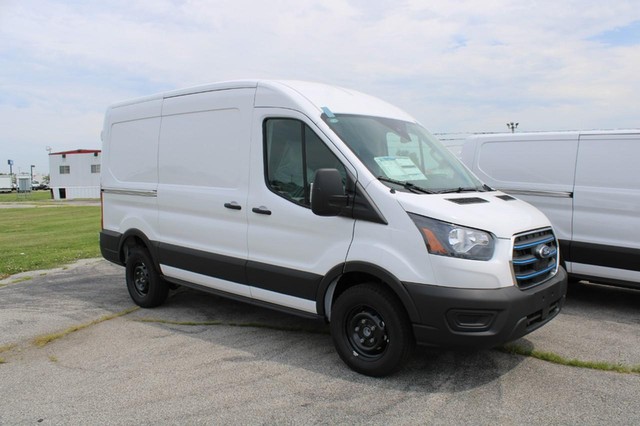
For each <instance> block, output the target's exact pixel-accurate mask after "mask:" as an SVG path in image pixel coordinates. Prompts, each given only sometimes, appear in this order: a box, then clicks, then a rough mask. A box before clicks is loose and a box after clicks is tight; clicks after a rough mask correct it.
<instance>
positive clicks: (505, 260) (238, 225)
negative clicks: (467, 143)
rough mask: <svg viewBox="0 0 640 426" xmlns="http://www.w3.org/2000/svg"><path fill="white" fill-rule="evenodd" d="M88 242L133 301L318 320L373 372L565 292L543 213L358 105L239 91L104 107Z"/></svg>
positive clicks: (281, 92)
mask: <svg viewBox="0 0 640 426" xmlns="http://www.w3.org/2000/svg"><path fill="white" fill-rule="evenodd" d="M103 145H104V148H103V159H102V176H101V178H102V182H101V185H102V189H101V190H102V209H103V216H102V221H103V229H102V231H101V234H100V246H101V250H102V254H103V256H104V257H105V258H106V259H107V260H110V261H112V262H114V263H117V264H119V265H123V266H125V271H126V272H125V275H126V282H127V288H128V291H129V293H130V295H131V297H132V299H133V300H134V302H135V303H137V304H138V305H140V306H142V307H154V306H158V305H160V304H161V303H163V302H164V300H165V298H166V297H167V293H168V291H169V286H170V285H182V286H187V287H191V288H195V289H199V290H203V291H209V292H213V293H215V294H219V295H223V296H227V297H230V298H233V299H239V300H243V301H247V302H250V303H255V304H258V305H261V306H267V307H271V308H275V309H279V310H284V311H287V312H291V313H295V314H298V315H303V316H308V317H312V318H320V319H324V320H326V321H329V322H330V329H331V334H332V338H333V341H334V344H335V347H336V350H337V352H338V354H339V356H340V357H341V358H342V359H343V360H344V361H345V363H346V364H347V365H348V366H349V367H351V368H352V369H354V370H355V371H358V372H360V373H363V374H367V375H372V376H383V375H387V374H390V373H392V372H394V371H396V370H397V369H398V368H400V367H401V366H402V364H403V362H404V361H405V360H406V359H407V358H408V357H409V355H410V354H411V353H412V348H413V345H414V344H415V343H418V344H424V345H431V346H471V347H491V346H494V345H499V344H502V343H504V342H507V341H510V340H513V339H516V338H519V337H521V336H523V335H525V334H527V333H529V332H531V331H533V330H535V329H536V328H538V327H540V326H541V325H543V324H545V323H547V322H548V321H550V320H551V319H552V318H554V317H555V316H556V315H557V314H558V312H559V311H560V309H561V308H562V305H563V302H564V298H565V293H566V273H565V271H564V270H563V268H562V267H560V265H559V262H558V256H559V247H558V243H557V240H556V235H555V232H554V230H553V228H552V226H551V224H550V223H549V221H548V219H547V218H546V217H545V215H544V214H543V213H541V212H540V211H539V210H537V209H536V208H534V207H532V206H530V205H529V204H527V203H524V202H522V201H519V200H517V199H515V198H513V197H511V196H508V195H506V194H504V193H501V192H498V191H495V190H492V189H491V188H489V187H487V186H486V185H484V184H483V183H482V182H481V181H479V180H478V179H477V178H476V177H475V176H474V175H473V174H472V173H470V172H469V171H468V169H467V168H466V167H464V166H463V165H462V163H461V162H459V160H457V159H456V158H455V157H454V156H453V155H451V154H450V153H449V152H448V151H447V150H446V148H444V147H443V146H442V145H441V144H440V143H439V142H438V141H437V140H436V139H435V138H434V137H433V136H431V135H430V134H429V132H427V131H426V130H425V129H424V128H423V127H422V126H420V125H419V124H418V123H417V122H416V120H415V119H413V118H412V117H411V116H409V115H408V114H407V113H405V112H403V111H401V110H400V109H398V108H396V107H394V106H392V105H389V104H387V103H385V102H383V101H381V100H379V99H376V98H374V97H371V96H367V95H365V94H362V93H359V92H356V91H353V90H347V89H343V88H339V87H332V86H327V85H322V84H314V83H305V82H294V81H238V82H227V83H217V84H211V85H207V86H202V87H196V88H190V89H184V90H177V91H173V92H169V93H163V94H159V95H155V96H149V97H146V98H142V99H137V100H133V101H129V102H123V103H119V104H116V105H113V106H111V107H110V108H109V109H108V110H107V112H106V117H105V123H104V130H103Z"/></svg>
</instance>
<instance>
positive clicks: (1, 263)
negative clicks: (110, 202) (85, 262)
mask: <svg viewBox="0 0 640 426" xmlns="http://www.w3.org/2000/svg"><path fill="white" fill-rule="evenodd" d="M0 224H1V225H0V252H1V253H2V256H0V279H2V278H6V277H7V276H9V275H13V274H17V273H19V272H26V271H33V270H37V269H48V268H53V267H57V266H61V265H63V264H65V263H70V262H74V261H76V260H78V259H86V258H91V257H98V256H100V247H99V236H98V233H99V232H100V207H99V206H64V207H57V208H39V207H35V208H16V209H0Z"/></svg>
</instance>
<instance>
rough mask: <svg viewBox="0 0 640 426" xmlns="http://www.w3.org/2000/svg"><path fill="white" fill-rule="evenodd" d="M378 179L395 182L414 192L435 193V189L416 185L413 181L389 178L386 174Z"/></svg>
mask: <svg viewBox="0 0 640 426" xmlns="http://www.w3.org/2000/svg"><path fill="white" fill-rule="evenodd" d="M378 180H380V181H382V182H388V183H393V184H394V185H398V186H401V187H403V188H404V189H406V190H408V191H410V192H413V193H414V194H435V192H434V191H430V190H428V189H426V188H422V187H420V186H417V185H414V184H412V183H411V182H407V181H402V180H396V179H391V178H388V177H386V176H378Z"/></svg>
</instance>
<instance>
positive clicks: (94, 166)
mask: <svg viewBox="0 0 640 426" xmlns="http://www.w3.org/2000/svg"><path fill="white" fill-rule="evenodd" d="M91 173H100V164H92V165H91Z"/></svg>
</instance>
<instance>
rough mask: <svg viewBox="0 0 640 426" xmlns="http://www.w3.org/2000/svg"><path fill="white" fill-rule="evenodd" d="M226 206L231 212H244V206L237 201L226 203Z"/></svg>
mask: <svg viewBox="0 0 640 426" xmlns="http://www.w3.org/2000/svg"><path fill="white" fill-rule="evenodd" d="M224 206H225V207H226V208H228V209H231V210H242V206H241V205H240V204H238V203H236V202H235V201H232V202H230V203H224Z"/></svg>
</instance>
